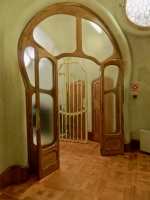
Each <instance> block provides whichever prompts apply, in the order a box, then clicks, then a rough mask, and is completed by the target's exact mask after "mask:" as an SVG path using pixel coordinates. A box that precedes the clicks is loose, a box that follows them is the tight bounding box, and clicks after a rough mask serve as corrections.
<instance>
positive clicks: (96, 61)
mask: <svg viewBox="0 0 150 200" xmlns="http://www.w3.org/2000/svg"><path fill="white" fill-rule="evenodd" d="M64 57H80V58H86V59H89V60H92V61H93V62H95V63H96V64H97V65H101V64H102V63H101V62H100V61H98V60H97V59H96V58H94V57H92V56H88V55H86V54H84V52H76V51H75V52H73V53H61V54H59V55H58V56H56V59H57V60H59V59H61V58H64Z"/></svg>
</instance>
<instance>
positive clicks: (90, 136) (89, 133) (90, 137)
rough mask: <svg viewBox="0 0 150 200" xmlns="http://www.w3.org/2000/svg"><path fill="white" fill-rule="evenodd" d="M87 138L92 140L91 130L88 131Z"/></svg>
mask: <svg viewBox="0 0 150 200" xmlns="http://www.w3.org/2000/svg"><path fill="white" fill-rule="evenodd" d="M88 140H93V137H92V132H88Z"/></svg>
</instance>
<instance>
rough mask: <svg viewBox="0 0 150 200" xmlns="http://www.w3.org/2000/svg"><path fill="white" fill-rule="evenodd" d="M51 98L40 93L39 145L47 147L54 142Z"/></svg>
mask: <svg viewBox="0 0 150 200" xmlns="http://www.w3.org/2000/svg"><path fill="white" fill-rule="evenodd" d="M53 104H54V102H53V98H52V97H51V96H49V95H47V94H42V93H40V128H41V144H42V145H48V144H51V143H52V142H53V140H54V126H53V123H54V110H53V109H54V107H53Z"/></svg>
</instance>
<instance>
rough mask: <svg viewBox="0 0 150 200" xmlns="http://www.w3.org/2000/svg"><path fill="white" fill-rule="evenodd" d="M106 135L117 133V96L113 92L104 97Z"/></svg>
mask: <svg viewBox="0 0 150 200" xmlns="http://www.w3.org/2000/svg"><path fill="white" fill-rule="evenodd" d="M104 116H105V134H112V133H114V132H115V131H116V96H115V94H114V93H113V92H111V93H108V94H105V96H104Z"/></svg>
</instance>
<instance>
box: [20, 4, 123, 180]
mask: <svg viewBox="0 0 150 200" xmlns="http://www.w3.org/2000/svg"><path fill="white" fill-rule="evenodd" d="M66 22H67V23H66ZM47 24H49V25H47ZM92 26H96V27H97V28H98V29H99V30H98V31H100V32H97V30H96V29H95V28H94V27H92ZM66 31H67V34H66ZM101 35H102V36H101ZM60 36H61V37H60ZM42 38H44V40H43V39H42ZM58 38H59V39H60V40H57V39H58ZM102 40H104V41H105V42H103V43H102ZM68 41H69V42H68ZM33 52H34V53H33ZM18 57H19V66H20V70H21V74H22V77H23V80H24V84H25V89H26V107H27V132H28V147H29V163H30V166H31V167H30V168H31V172H35V171H37V170H38V172H39V178H40V179H41V178H43V177H45V176H46V175H48V174H49V173H51V172H52V171H54V170H55V169H57V168H58V167H59V137H58V136H59V130H60V127H59V121H60V120H59V106H60V105H59V102H58V85H59V84H58V72H57V70H58V68H59V66H60V64H61V63H62V61H63V59H65V60H66V59H67V61H68V60H69V61H70V60H71V61H73V62H78V61H79V60H80V61H81V63H82V64H83V65H84V67H86V71H88V74H89V76H91V77H92V80H91V82H92V81H94V80H96V81H97V82H96V84H95V85H94V90H93V92H95V94H97V95H98V96H99V100H98V98H97V97H96V98H95V99H96V100H98V101H97V102H96V104H98V105H99V107H100V108H97V107H96V108H95V110H94V113H93V115H91V116H92V117H91V119H92V118H93V119H94V120H93V124H95V126H93V124H92V120H91V124H92V126H93V129H96V134H98V133H97V132H99V138H97V140H100V143H101V145H100V146H101V154H102V155H114V154H122V153H123V148H124V143H123V111H122V110H123V66H122V56H121V53H120V50H119V47H118V44H117V42H116V40H115V38H114V37H113V34H112V33H111V31H110V30H109V28H108V26H107V25H106V24H105V23H104V22H103V20H102V19H101V18H100V17H99V16H97V15H96V14H95V13H94V12H93V11H91V10H89V9H88V8H86V7H84V6H82V5H80V4H74V3H61V4H56V5H54V6H51V7H48V8H47V9H45V10H44V11H42V12H40V13H39V14H37V15H36V16H35V17H34V18H33V19H32V20H31V21H30V22H29V23H28V25H27V26H26V27H25V29H24V31H23V32H22V35H21V37H20V40H19V44H18ZM87 61H88V62H87ZM68 63H69V62H68ZM94 65H96V66H97V68H98V69H99V70H100V72H99V73H98V74H97V73H96V74H97V75H96V76H97V77H96V76H94V73H93V72H92V71H93V69H94V67H93V66H94ZM43 66H44V67H43ZM74 68H75V67H74ZM75 69H77V68H75ZM45 70H46V71H45ZM65 73H67V71H66V72H65ZM77 74H79V72H78V71H75V72H74V74H73V76H75V75H77ZM42 77H44V80H43V78H42ZM67 77H68V75H67ZM68 79H69V77H68ZM78 79H79V78H77V80H78ZM81 80H82V79H81ZM81 80H80V81H81ZM74 81H76V80H74ZM78 81H79V80H78ZM91 82H90V86H91ZM70 83H71V82H69V84H70ZM78 87H79V86H76V88H78ZM73 88H75V84H74V83H73ZM73 90H74V89H73ZM88 90H89V89H88ZM77 91H78V90H77ZM91 93H92V92H91ZM66 94H67V93H66ZM94 97H95V96H94ZM68 99H69V98H68ZM70 99H71V98H70ZM95 99H94V101H95ZM73 102H74V100H73ZM83 102H84V101H83ZM82 107H83V105H82ZM93 107H94V106H93ZM91 110H92V108H91ZM91 110H90V109H89V112H92V111H91ZM62 119H63V118H62ZM78 119H79V121H81V119H82V117H81V118H78ZM85 119H86V117H85ZM77 121H78V120H77ZM85 121H86V120H85ZM70 123H71V122H67V125H70ZM87 124H88V122H86V123H85V125H87ZM97 124H98V125H100V126H97ZM62 126H64V125H63V124H62ZM81 126H82V123H81ZM46 127H47V130H46V131H45V129H46ZM35 136H36V138H35ZM43 136H44V138H46V139H45V143H42V141H43ZM93 138H94V137H93Z"/></svg>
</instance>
